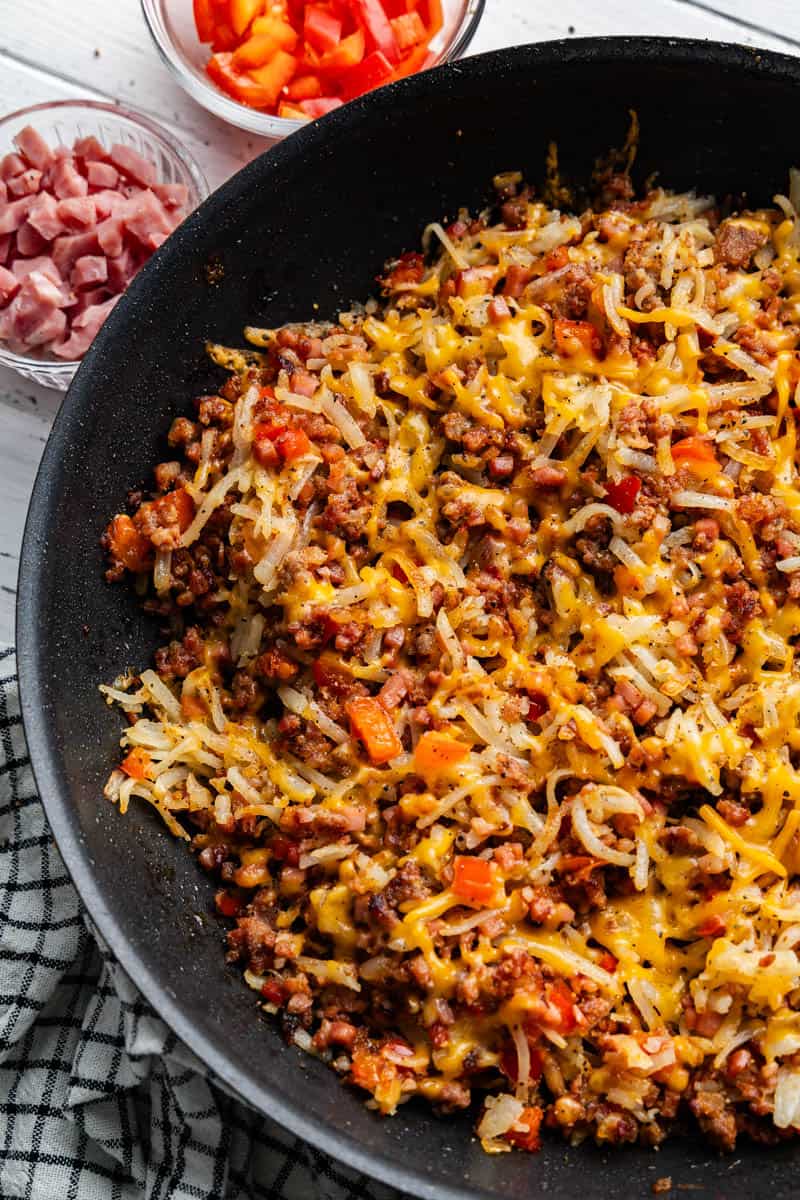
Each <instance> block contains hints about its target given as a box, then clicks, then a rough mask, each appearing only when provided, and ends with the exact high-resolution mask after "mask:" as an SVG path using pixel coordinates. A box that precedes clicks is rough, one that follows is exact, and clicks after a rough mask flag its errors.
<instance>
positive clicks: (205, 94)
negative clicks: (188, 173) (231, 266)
mask: <svg viewBox="0 0 800 1200" xmlns="http://www.w3.org/2000/svg"><path fill="white" fill-rule="evenodd" d="M485 5H486V0H442V11H443V14H444V25H443V27H442V28H441V29H440V31H439V33H438V34H437V35H436V37H435V38H434V39H433V41H432V42H431V50H432V52H433V53H434V54H435V55H436V58H435V61H434V62H432V63H431V64H430V65H431V66H438V65H439V64H440V63H445V62H451V61H452V60H453V59H456V58H460V57H461V56H462V55H463V54H464V51H465V50H466V49H467V46H468V45H469V43H470V42H471V41H472V38H473V36H474V35H475V31H476V29H477V28H478V24H479V22H480V19H481V17H482V15H483V10H484V7H485ZM142 10H143V12H144V16H145V20H146V21H147V25H148V28H149V29H150V33H151V34H152V35H153V41H154V42H155V44H156V46H157V48H158V50H159V53H160V54H161V57H162V58H163V59H164V62H165V63H166V64H167V66H168V67H169V69H170V71H172V74H173V75H174V76H175V78H176V79H177V81H178V83H179V84H180V85H181V87H182V88H183V89H184V91H186V92H188V94H189V95H190V96H191V97H192V99H193V100H196V101H197V102H198V104H202V106H203V108H205V109H207V110H208V111H209V112H210V113H213V114H214V116H216V117H221V118H222V120H223V121H227V122H228V123H229V124H231V125H236V126H238V127H239V129H246V130H247V131H248V133H256V134H259V135H260V136H261V137H265V138H270V139H271V140H272V141H278V140H280V138H284V137H287V136H288V134H290V133H295V132H296V131H297V130H298V129H301V128H302V127H303V125H304V124H306V122H305V121H293V120H290V119H289V118H288V117H275V116H273V115H272V114H271V113H264V112H259V110H258V109H255V108H248V107H247V105H246V104H239V103H238V101H236V100H232V99H231V98H230V97H229V96H226V95H225V93H224V92H221V91H220V90H219V89H218V88H217V87H215V86H214V84H213V83H212V82H211V81H210V79H209V78H208V76H207V75H206V72H205V65H206V63H207V61H208V58H209V55H210V53H211V50H210V47H208V46H205V45H203V43H202V42H201V41H200V39H199V38H198V36H197V30H196V29H195V24H194V16H193V13H192V5H191V4H190V3H189V0H142Z"/></svg>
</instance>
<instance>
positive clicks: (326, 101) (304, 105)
mask: <svg viewBox="0 0 800 1200" xmlns="http://www.w3.org/2000/svg"><path fill="white" fill-rule="evenodd" d="M342 104H343V101H342V100H340V99H339V97H338V96H317V97H315V98H314V99H312V100H301V101H300V106H299V107H300V108H301V110H302V111H303V112H304V113H305V115H306V116H307V117H312V118H314V119H316V118H317V117H324V116H325V114H326V113H329V112H333V110H334V109H335V108H341V107H342Z"/></svg>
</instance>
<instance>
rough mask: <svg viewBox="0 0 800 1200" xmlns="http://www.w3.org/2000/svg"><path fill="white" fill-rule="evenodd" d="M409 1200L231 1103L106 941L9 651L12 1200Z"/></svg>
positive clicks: (6, 1161)
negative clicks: (93, 916)
mask: <svg viewBox="0 0 800 1200" xmlns="http://www.w3.org/2000/svg"><path fill="white" fill-rule="evenodd" d="M18 1197H20V1198H24V1200H399V1193H396V1192H392V1191H390V1190H389V1189H387V1188H384V1187H382V1186H381V1185H379V1184H374V1183H370V1182H368V1181H366V1180H365V1179H364V1178H363V1177H361V1176H358V1175H356V1174H354V1173H352V1172H349V1171H347V1170H346V1169H345V1168H344V1167H340V1166H339V1165H338V1164H336V1163H333V1162H331V1160H330V1159H328V1158H327V1157H326V1156H324V1155H323V1154H320V1153H318V1152H317V1151H315V1150H314V1149H313V1148H312V1147H310V1146H308V1145H306V1144H305V1143H303V1142H301V1141H300V1140H299V1139H297V1138H293V1137H292V1136H291V1135H290V1134H287V1133H285V1132H284V1131H283V1130H281V1129H279V1128H278V1127H277V1126H276V1125H274V1124H273V1123H272V1122H270V1121H267V1120H265V1119H264V1118H263V1117H261V1116H260V1115H259V1114H257V1113H255V1112H253V1111H252V1110H250V1109H248V1108H245V1107H244V1106H243V1105H242V1104H241V1103H239V1102H237V1101H235V1100H233V1099H231V1097H230V1096H228V1095H227V1094H226V1092H225V1091H224V1089H223V1088H222V1087H221V1086H220V1084H219V1083H218V1082H217V1081H215V1080H214V1078H213V1077H211V1076H210V1075H209V1073H208V1072H207V1071H206V1069H205V1068H204V1067H203V1066H202V1064H201V1063H200V1062H198V1060H197V1059H196V1058H195V1057H194V1056H193V1055H192V1054H191V1052H190V1051H189V1050H187V1048H186V1047H185V1046H183V1045H182V1044H181V1043H180V1042H179V1041H178V1040H177V1039H176V1038H175V1036H174V1035H173V1034H172V1033H170V1031H169V1030H168V1029H167V1027H166V1025H165V1024H164V1023H163V1021H161V1020H160V1019H159V1017H158V1016H156V1014H155V1013H154V1012H153V1010H152V1009H151V1008H150V1007H149V1006H148V1005H147V1004H146V1003H145V1001H144V1000H143V999H142V997H141V996H140V995H139V993H138V992H137V990H136V988H135V987H134V986H133V985H132V983H131V982H130V980H129V979H128V978H127V976H126V975H125V974H124V972H123V971H122V970H121V969H120V967H119V965H118V964H117V963H116V962H115V960H114V959H113V958H112V957H111V955H109V954H108V952H107V951H106V950H104V949H103V947H102V946H101V945H100V943H99V941H98V939H97V937H96V935H94V934H93V933H92V932H91V931H90V927H89V926H88V924H87V919H86V914H85V913H84V912H83V911H82V909H81V906H80V902H79V900H78V897H77V894H76V892H75V890H74V888H73V886H72V883H71V882H70V879H69V876H68V875H67V872H66V871H65V869H64V865H63V863H62V861H61V858H60V856H59V853H58V851H57V849H56V847H55V844H54V842H53V839H52V835H51V834H50V830H49V828H48V826H47V822H46V820H45V816H44V811H43V809H42V806H41V804H40V802H39V798H38V796H37V795H36V790H35V787H34V782H33V775H32V773H31V769H30V764H29V762H28V757H27V749H26V746H25V739H24V735H23V731H22V723H21V719H20V712H19V702H18V693H17V679H16V668H15V662H14V656H13V651H11V650H8V649H5V650H4V649H2V648H0V1198H2V1200H17V1198H18Z"/></svg>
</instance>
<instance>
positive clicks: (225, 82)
mask: <svg viewBox="0 0 800 1200" xmlns="http://www.w3.org/2000/svg"><path fill="white" fill-rule="evenodd" d="M206 74H207V75H208V77H209V79H212V80H213V81H214V83H215V84H216V85H217V87H218V88H220V89H221V90H222V91H223V92H226V93H227V94H228V95H229V96H231V97H232V99H234V100H238V101H239V103H240V104H246V105H248V107H249V108H269V106H270V104H272V103H273V100H272V99H271V96H272V90H271V89H270V88H266V87H262V86H261V85H260V84H259V83H257V82H256V80H255V79H254V78H253V77H252V76H251V75H249V74H247V73H246V72H245V71H240V70H238V69H237V68H236V67H235V66H234V65H233V55H232V54H231V53H230V52H228V51H226V52H224V53H221V54H212V55H211V58H210V59H209V60H208V62H207V63H206Z"/></svg>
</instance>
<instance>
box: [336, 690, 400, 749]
mask: <svg viewBox="0 0 800 1200" xmlns="http://www.w3.org/2000/svg"><path fill="white" fill-rule="evenodd" d="M345 711H346V713H347V715H348V717H349V718H350V726H351V728H352V730H353V733H354V734H355V736H356V737H357V738H360V739H361V741H362V742H363V743H364V745H365V746H366V749H367V754H368V755H369V756H370V758H371V759H372V761H373V762H374V763H376V764H378V765H380V764H382V763H387V762H390V761H391V760H392V759H393V758H397V756H398V754H401V753H402V750H403V744H402V742H401V741H400V738H399V737H398V736H397V730H396V729H395V727H394V722H393V721H392V718H391V717H390V716H389V714H388V712H387V711H386V709H385V708H384V707H383V705H382V704H381V702H380V700H376V699H375V698H374V697H372V696H356V697H355V698H354V699H353V700H349V701H348V702H347V704H346V705H345Z"/></svg>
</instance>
